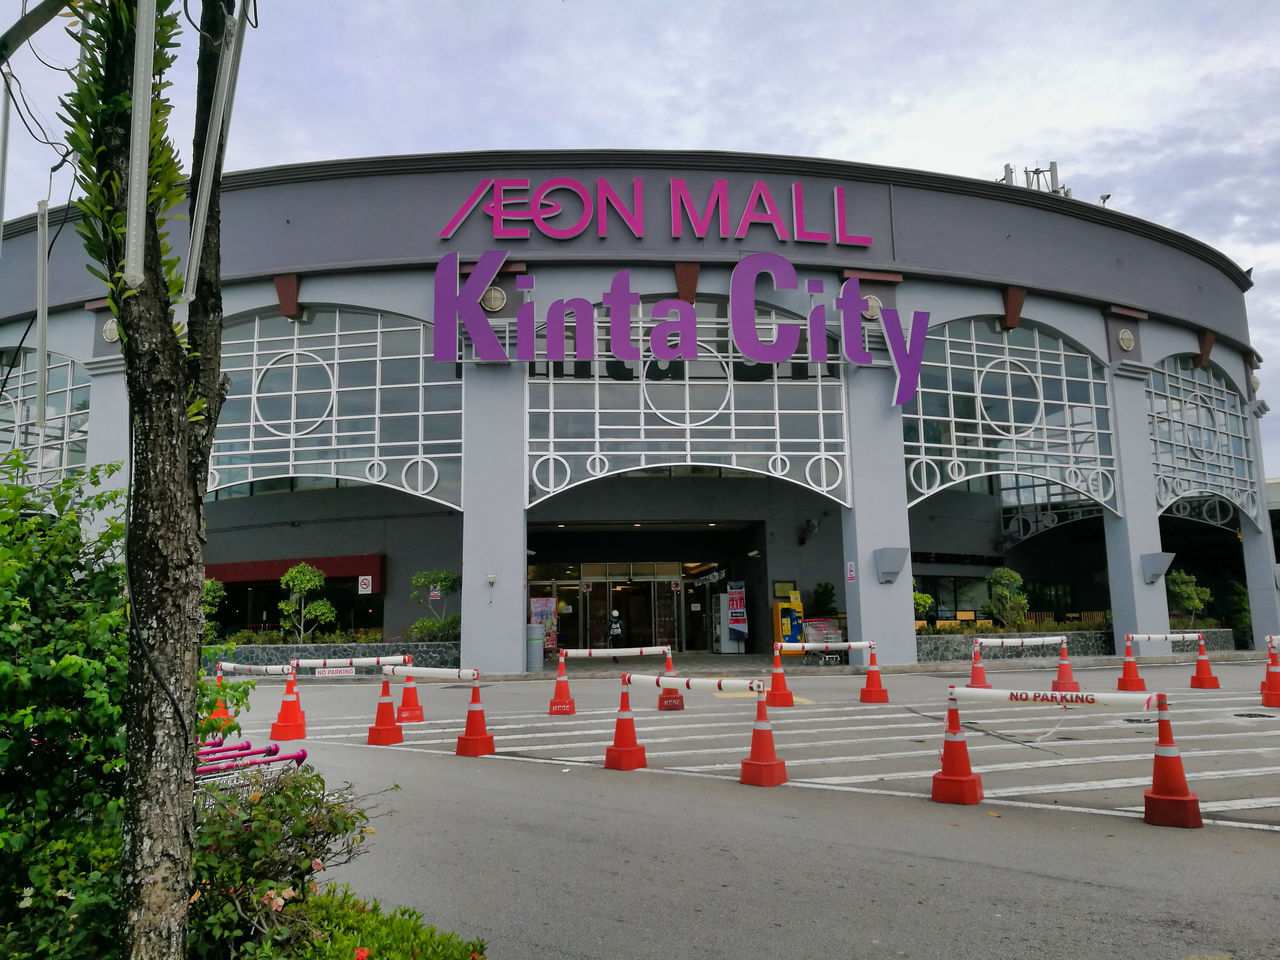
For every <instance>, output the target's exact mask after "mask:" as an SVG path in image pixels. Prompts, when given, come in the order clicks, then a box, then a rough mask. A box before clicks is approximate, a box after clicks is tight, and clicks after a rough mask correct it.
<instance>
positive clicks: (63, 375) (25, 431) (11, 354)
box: [0, 347, 89, 483]
mask: <svg viewBox="0 0 1280 960" xmlns="http://www.w3.org/2000/svg"><path fill="white" fill-rule="evenodd" d="M0 382H3V383H4V387H3V389H2V390H0V450H14V449H18V450H22V451H24V452H26V453H27V454H28V455H29V456H30V457H31V460H32V465H33V467H34V468H35V469H36V482H37V483H45V482H48V481H50V480H54V479H57V478H59V477H61V476H62V475H64V474H65V473H66V472H68V471H71V470H77V469H79V468H81V467H83V466H84V465H85V463H86V462H87V460H88V444H89V371H88V370H86V369H85V367H84V365H83V364H81V363H78V362H76V361H75V360H72V359H71V358H70V357H64V356H62V355H61V354H57V353H50V354H49V379H48V387H47V394H46V396H47V399H46V403H45V415H44V426H43V427H42V426H40V424H39V422H38V420H39V418H38V417H37V416H36V412H37V411H36V352H35V351H34V350H29V349H23V350H21V351H19V350H18V349H17V348H16V347H8V348H4V349H0Z"/></svg>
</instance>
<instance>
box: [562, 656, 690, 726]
mask: <svg viewBox="0 0 1280 960" xmlns="http://www.w3.org/2000/svg"><path fill="white" fill-rule="evenodd" d="M557 652H558V653H559V654H560V657H559V664H558V665H557V667H556V685H555V689H554V690H553V691H552V693H551V705H550V707H549V708H548V709H547V715H548V716H552V717H570V716H573V714H574V712H575V709H576V708H575V707H574V703H573V698H572V697H571V696H569V677H568V675H567V674H566V673H565V670H564V662H565V660H566V659H569V660H579V659H582V660H587V659H593V658H597V657H612V658H613V660H614V662H615V663H616V662H617V661H618V659H619V658H620V657H657V656H665V657H666V658H667V665H666V667H665V668H664V669H663V671H662V674H663V676H667V677H669V676H673V675H674V674H675V667H674V666H672V663H671V645H670V644H664V645H663V646H659V647H615V648H603V647H602V648H598V649H592V648H590V647H587V648H586V649H583V650H577V649H566V648H563V647H562V648H559V649H558V650H557ZM658 709H659V710H683V709H684V697H683V696H682V695H681V694H680V691H679V690H675V689H664V690H662V691H660V692H659V693H658Z"/></svg>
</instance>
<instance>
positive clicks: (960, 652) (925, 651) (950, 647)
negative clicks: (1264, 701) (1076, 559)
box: [916, 629, 1236, 663]
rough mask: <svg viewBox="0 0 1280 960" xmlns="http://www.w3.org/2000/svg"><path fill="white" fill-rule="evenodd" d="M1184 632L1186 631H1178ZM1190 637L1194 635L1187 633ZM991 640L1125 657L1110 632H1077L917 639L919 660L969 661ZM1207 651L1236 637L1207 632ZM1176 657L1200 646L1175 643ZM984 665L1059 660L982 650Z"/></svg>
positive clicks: (1029, 650) (1050, 653)
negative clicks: (1056, 641)
mask: <svg viewBox="0 0 1280 960" xmlns="http://www.w3.org/2000/svg"><path fill="white" fill-rule="evenodd" d="M1178 632H1184V631H1178ZM1185 632H1187V633H1190V632H1191V631H1185ZM975 636H978V637H992V638H998V639H1003V640H1016V639H1018V638H1020V637H1061V636H1065V637H1066V638H1067V656H1069V657H1114V656H1117V655H1123V654H1124V650H1123V649H1121V650H1120V651H1119V652H1118V653H1117V651H1116V649H1115V640H1114V638H1113V637H1112V635H1111V632H1110V631H1109V630H1107V631H1103V630H1074V631H1071V632H1069V633H1065V634H1064V633H1052V632H1044V633H978V634H972V633H950V634H929V633H922V634H919V635H917V636H916V658H917V660H918V661H919V662H920V663H941V662H945V661H949V660H970V659H972V657H973V638H974V637H975ZM1204 648H1205V650H1206V651H1212V650H1234V649H1235V648H1236V643H1235V637H1234V636H1233V635H1232V633H1231V631H1230V630H1229V629H1218V630H1205V631H1204ZM1173 652H1174V653H1175V654H1191V655H1193V656H1194V655H1195V654H1196V653H1197V652H1199V643H1198V642H1197V641H1196V640H1194V639H1190V640H1175V641H1174V642H1173ZM982 659H983V661H989V660H1046V659H1051V660H1055V661H1056V660H1057V659H1058V648H1057V647H983V648H982Z"/></svg>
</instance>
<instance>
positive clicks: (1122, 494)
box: [1103, 363, 1171, 656]
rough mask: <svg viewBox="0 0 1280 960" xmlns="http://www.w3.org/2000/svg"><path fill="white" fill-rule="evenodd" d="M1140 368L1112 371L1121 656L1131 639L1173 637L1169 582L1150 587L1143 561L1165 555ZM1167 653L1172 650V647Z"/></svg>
mask: <svg viewBox="0 0 1280 960" xmlns="http://www.w3.org/2000/svg"><path fill="white" fill-rule="evenodd" d="M1150 372H1151V371H1150V368H1149V367H1146V366H1143V365H1141V364H1136V363H1119V364H1112V366H1111V374H1112V375H1111V384H1110V387H1111V421H1112V433H1113V438H1112V442H1113V444H1114V447H1113V449H1114V450H1115V456H1116V494H1117V497H1116V498H1117V502H1118V504H1119V506H1120V516H1115V515H1114V514H1112V513H1111V511H1109V510H1108V511H1106V512H1104V513H1103V529H1104V531H1105V533H1106V539H1107V576H1108V580H1109V582H1110V586H1111V619H1112V623H1113V633H1114V636H1115V641H1116V652H1117V653H1122V652H1123V651H1124V635H1125V634H1126V633H1168V632H1169V603H1168V601H1167V600H1166V598H1165V592H1164V576H1163V574H1162V575H1161V576H1159V577H1157V578H1156V580H1155V582H1154V583H1147V582H1146V577H1145V575H1144V573H1143V559H1142V558H1143V556H1144V555H1147V554H1158V553H1161V552H1163V547H1162V546H1161V543H1160V514H1159V508H1158V507H1157V505H1156V482H1155V475H1154V471H1153V470H1152V466H1151V438H1150V428H1149V426H1148V423H1147V376H1148V374H1149V373H1150ZM1164 646H1165V647H1170V646H1171V645H1170V644H1169V643H1168V641H1165V643H1164ZM1168 652H1169V651H1168V650H1165V649H1157V648H1152V647H1150V646H1148V647H1146V648H1145V649H1144V650H1143V651H1141V652H1139V651H1138V650H1137V649H1136V648H1135V650H1134V653H1135V654H1136V655H1141V656H1152V655H1158V654H1161V653H1168Z"/></svg>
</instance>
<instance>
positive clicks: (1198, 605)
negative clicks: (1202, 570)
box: [1164, 570, 1213, 623]
mask: <svg viewBox="0 0 1280 960" xmlns="http://www.w3.org/2000/svg"><path fill="white" fill-rule="evenodd" d="M1164 590H1165V594H1166V596H1168V598H1169V606H1171V607H1173V608H1174V609H1175V610H1178V611H1179V612H1181V613H1183V614H1185V615H1186V616H1188V617H1190V619H1191V622H1192V623H1195V619H1196V614H1197V613H1199V612H1200V611H1202V610H1203V609H1204V608H1205V606H1206V605H1207V604H1208V603H1209V602H1210V601H1211V600H1212V599H1213V594H1211V593H1210V592H1209V588H1208V587H1197V586H1196V578H1195V577H1194V576H1192V575H1191V574H1189V573H1187V572H1186V571H1185V570H1170V571H1169V572H1168V573H1166V574H1165V576H1164Z"/></svg>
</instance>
